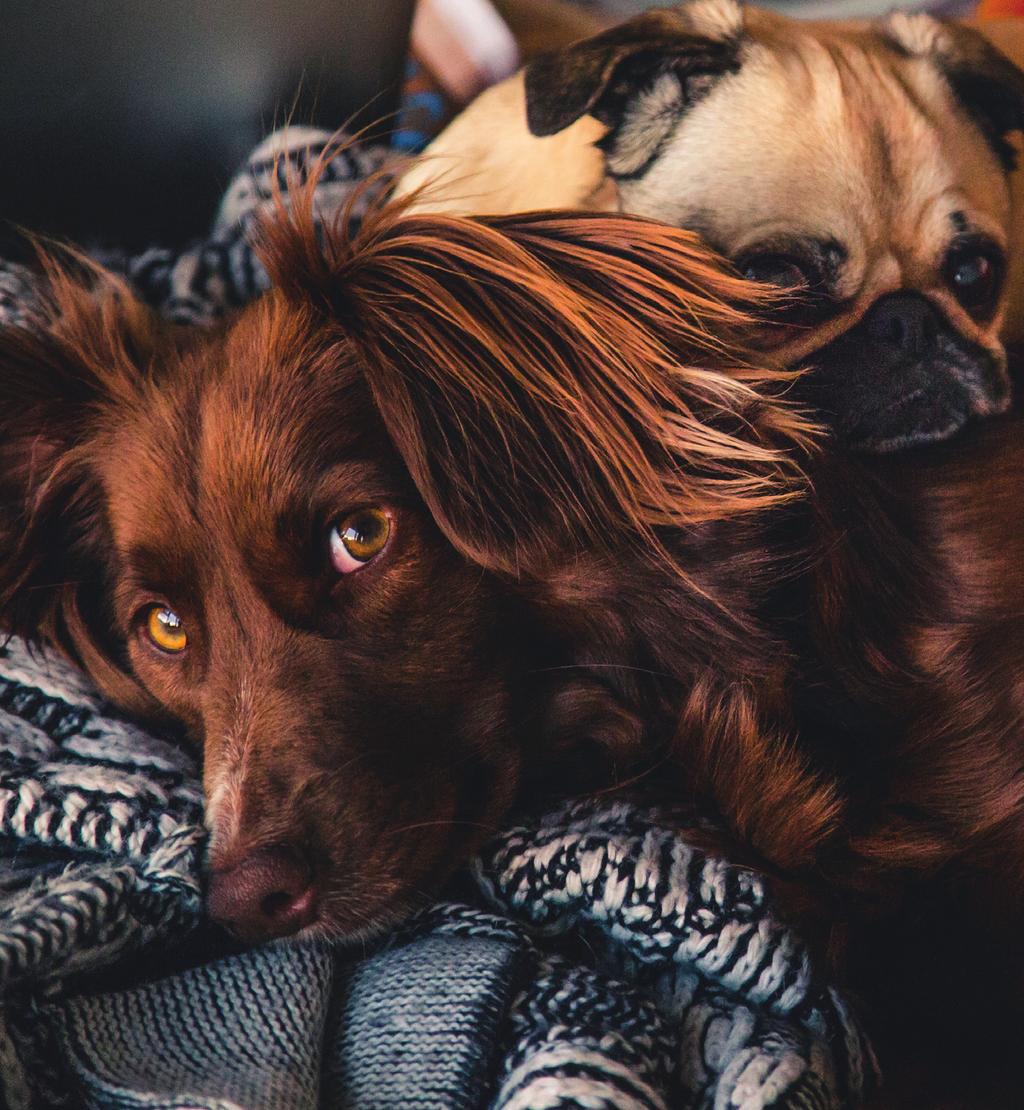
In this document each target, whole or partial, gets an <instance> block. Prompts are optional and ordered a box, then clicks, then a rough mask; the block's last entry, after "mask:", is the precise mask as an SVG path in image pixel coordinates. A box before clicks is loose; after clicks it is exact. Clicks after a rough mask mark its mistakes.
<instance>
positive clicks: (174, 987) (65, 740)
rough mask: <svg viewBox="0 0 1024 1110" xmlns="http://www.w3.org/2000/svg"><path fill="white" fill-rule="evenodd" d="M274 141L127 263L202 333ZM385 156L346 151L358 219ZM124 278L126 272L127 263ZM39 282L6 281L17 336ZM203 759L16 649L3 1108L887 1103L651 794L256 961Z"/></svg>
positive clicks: (3, 753) (248, 292)
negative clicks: (216, 922) (214, 200)
mask: <svg viewBox="0 0 1024 1110" xmlns="http://www.w3.org/2000/svg"><path fill="white" fill-rule="evenodd" d="M326 139H327V137H326V136H325V135H323V134H321V133H317V132H311V131H308V130H302V129H292V130H291V131H289V132H287V133H285V134H280V135H277V136H274V137H272V139H271V140H268V142H267V143H265V144H264V145H263V146H262V147H261V148H260V149H258V150H257V151H256V152H255V153H254V155H253V157H252V159H251V161H250V163H249V165H248V166H247V167H246V168H245V169H244V170H243V172H242V173H241V174H240V175H239V176H238V178H237V179H236V180H235V182H234V183H233V184H232V185H231V187H230V189H229V190H228V193H227V195H226V197H225V200H224V203H223V205H222V207H221V211H220V214H219V216H218V219H217V222H216V224H215V226H214V229H213V232H212V235H211V237H210V239H209V240H208V241H207V242H205V243H202V244H199V245H197V246H196V247H194V248H192V249H190V250H188V251H185V252H183V253H181V254H178V255H173V254H170V253H168V252H164V251H158V250H153V251H150V252H148V253H147V254H145V255H144V256H142V257H141V258H138V259H131V260H126V261H124V262H122V263H121V265H122V268H123V270H124V272H125V273H126V274H127V275H128V276H129V277H130V279H131V280H132V281H133V282H134V283H135V285H136V287H137V288H138V289H139V290H140V292H141V293H142V295H143V296H145V297H146V298H147V299H148V300H149V301H150V302H151V303H153V304H154V305H156V306H157V307H158V308H159V309H160V310H161V311H163V312H165V313H167V314H168V315H169V316H171V317H172V318H174V319H176V320H179V321H181V322H182V323H184V324H191V323H197V322H204V321H208V320H210V319H212V318H215V317H217V316H219V315H221V314H223V313H225V312H228V311H230V309H231V308H232V307H234V306H236V305H238V304H241V303H244V302H245V301H246V300H249V299H251V298H252V297H253V296H255V295H257V294H258V293H259V292H260V291H261V290H263V289H264V288H265V286H266V276H265V274H264V273H263V271H262V270H261V268H260V267H259V265H258V263H257V262H256V261H255V260H254V258H253V255H252V252H251V250H250V248H249V244H248V239H247V233H248V230H249V229H250V227H251V225H252V219H253V215H254V213H255V212H257V211H258V210H259V209H260V207H261V206H262V205H263V204H265V203H267V202H268V200H269V198H270V196H271V184H272V180H273V177H274V175H275V174H278V175H279V180H280V183H281V184H282V186H284V187H285V188H286V187H287V184H288V182H289V181H290V180H294V178H293V177H291V176H290V175H288V174H281V173H280V170H279V168H278V167H277V166H276V164H275V157H276V155H277V154H278V153H279V152H281V151H283V152H284V153H285V155H286V157H287V159H288V161H289V162H290V163H291V165H292V166H293V167H294V168H295V169H296V170H298V171H300V173H299V176H300V177H301V170H302V168H303V167H304V166H305V165H308V164H309V161H310V160H311V159H312V158H315V157H318V156H319V154H320V152H321V151H322V149H323V146H324V143H325V141H326ZM386 157H387V152H386V151H385V150H384V149H382V148H375V149H369V150H357V149H352V148H349V149H348V150H347V151H345V152H343V153H342V154H340V155H338V156H337V158H335V159H334V160H333V161H332V168H331V171H330V173H329V174H328V175H327V177H326V178H325V179H324V182H323V183H322V185H321V186H320V196H319V200H320V204H321V206H322V209H323V210H324V211H325V212H326V211H329V210H333V209H336V208H337V206H338V205H339V204H340V203H341V202H342V201H343V199H344V198H345V196H346V195H347V193H348V192H349V190H350V189H351V186H352V183H353V182H354V181H356V180H358V179H361V178H362V177H364V176H365V175H366V174H368V173H370V172H372V171H375V170H376V169H378V168H379V167H380V166H381V165H382V164H383V163H384V161H385V159H386ZM107 261H108V262H109V261H110V259H107ZM33 303H34V302H33V277H32V274H31V273H30V272H28V271H26V270H23V269H21V268H19V267H14V266H0V326H3V325H5V324H11V323H20V324H25V323H27V324H29V325H30V326H31V324H32V322H33V320H34V319H35V314H34V312H33ZM203 844H204V830H203V825H202V797H201V791H200V786H199V782H198V778H197V773H196V766H195V764H194V761H193V758H192V756H191V755H190V754H189V753H188V752H186V751H184V750H183V749H181V748H180V747H178V746H177V745H175V744H173V743H170V742H168V741H166V740H162V739H160V738H157V737H154V736H151V735H148V734H147V733H145V732H144V731H142V730H140V729H139V728H138V727H136V726H135V725H133V724H132V723H130V722H128V721H126V720H124V719H123V718H121V717H120V716H118V715H117V714H116V713H115V712H114V711H112V710H111V709H110V707H108V706H105V705H103V704H102V703H101V702H100V701H99V700H98V699H97V697H96V696H95V694H94V693H93V692H92V691H91V690H90V689H89V688H88V686H87V684H86V683H85V682H84V681H83V679H82V678H81V676H80V675H78V674H77V673H76V672H75V671H74V670H73V669H72V668H70V667H69V666H68V665H67V664H65V663H63V662H62V661H60V660H58V659H56V658H54V657H53V656H51V655H49V654H47V653H44V652H34V653H32V652H29V651H28V650H27V649H26V647H25V645H23V644H22V643H21V642H20V641H18V640H10V641H8V642H7V643H6V646H5V647H3V648H2V650H0V991H2V995H0V997H2V1004H0V1107H5V1108H11V1110H13V1108H19V1110H21V1108H32V1110H35V1108H50V1107H63V1106H79V1105H86V1106H91V1107H166V1108H172V1107H174V1108H184V1107H211V1108H212V1107H216V1108H219V1110H227V1108H241V1110H304V1108H307V1107H308V1108H310V1110H312V1108H313V1107H317V1106H325V1107H343V1106H344V1107H347V1108H356V1110H368V1108H373V1110H388V1108H404V1107H410V1108H417V1107H423V1108H424V1110H426V1108H430V1110H448V1108H452V1110H462V1108H465V1110H471V1108H477V1107H481V1108H482V1107H494V1108H501V1110H527V1108H529V1110H547V1108H551V1110H554V1108H569V1107H579V1108H588V1110H611V1108H625V1110H629V1108H637V1110H654V1108H668V1107H682V1108H690V1107H694V1108H696V1107H707V1108H712V1107H713V1108H716V1110H719V1108H720V1110H726V1108H728V1110H762V1108H767V1107H773V1108H779V1110H783V1108H785V1110H831V1108H839V1107H853V1106H857V1105H859V1104H861V1102H862V1101H863V1100H864V1099H865V1098H866V1097H867V1095H868V1094H869V1093H870V1092H871V1091H872V1089H873V1088H874V1085H875V1083H876V1068H875V1064H874V1061H873V1057H872V1055H871V1051H870V1047H869V1046H868V1044H867V1042H866V1040H865V1038H864V1036H863V1034H862V1032H861V1030H860V1028H859V1026H858V1024H857V1021H856V1018H855V1016H854V1014H853V1013H852V1011H851V1010H850V1009H849V1007H848V1006H847V1005H846V1004H845V1003H844V1001H843V1000H842V998H840V997H839V995H838V994H837V993H836V992H835V991H834V990H833V989H831V988H830V987H829V985H828V984H827V983H825V982H823V981H822V980H821V978H820V977H819V976H818V975H817V974H816V972H815V969H814V967H813V966H812V964H811V961H810V958H809V955H808V951H807V949H806V947H805V946H804V945H803V944H802V942H801V941H800V939H799V938H798V937H797V936H796V935H795V934H794V933H793V932H792V931H791V930H790V929H788V928H787V927H786V926H785V925H783V924H782V923H781V922H780V921H779V920H777V919H776V918H775V916H774V915H773V913H772V906H771V899H770V895H769V891H768V889H767V887H766V884H765V882H764V881H763V880H762V879H761V878H760V877H759V876H757V875H755V874H753V873H751V872H750V871H749V870H745V869H742V868H739V867H735V866H732V865H730V864H729V863H728V862H726V861H724V860H720V859H715V858H711V857H709V856H707V855H705V854H704V853H702V852H700V851H698V850H696V849H695V848H693V847H691V846H690V845H688V844H687V843H686V842H685V841H684V840H683V839H681V838H680V837H679V836H678V835H677V834H676V833H675V832H674V831H673V829H672V824H671V821H670V820H668V819H667V818H665V817H664V816H662V815H659V813H657V812H653V811H647V810H644V809H642V808H638V807H637V806H636V805H632V804H627V803H625V802H608V801H605V802H604V803H601V804H598V803H594V802H590V803H578V804H576V805H572V806H568V807H565V808H563V809H561V810H559V811H557V812H554V813H550V814H547V815H546V816H543V817H541V818H536V819H531V820H529V821H527V820H523V822H522V823H521V824H519V825H518V826H516V827H514V828H512V829H510V830H509V831H508V832H507V833H506V834H504V835H503V836H500V837H498V838H497V839H496V840H495V841H494V842H493V843H492V844H491V845H490V846H489V847H488V848H487V849H486V851H485V852H484V853H483V854H482V855H481V856H480V858H478V859H477V860H476V861H475V862H474V864H473V866H472V868H471V869H470V873H469V876H468V881H467V883H466V887H465V889H466V890H468V891H469V892H470V894H469V895H468V897H467V900H466V901H465V902H463V903H459V904H455V903H443V904H439V905H437V906H435V907H433V908H432V909H431V910H429V911H427V912H424V913H421V914H420V915H419V916H418V917H417V918H415V919H414V920H413V921H411V922H410V923H408V924H407V925H406V926H405V927H403V928H402V929H401V930H400V931H399V932H398V933H396V934H395V935H394V936H393V937H391V938H390V939H389V940H388V941H387V942H386V943H384V944H382V945H380V946H379V947H377V948H376V949H375V950H374V951H371V952H367V951H365V950H364V949H363V948H361V947H360V948H359V949H358V950H357V951H352V950H348V949H345V948H344V947H331V946H329V945H327V944H325V943H324V942H321V941H316V942H304V943H295V942H281V943H277V944H273V945H269V946H266V947H264V948H261V949H256V950H251V951H244V950H241V949H239V948H237V947H233V946H232V945H231V943H230V942H228V941H227V940H226V938H224V937H223V936H222V935H220V934H218V933H217V931H216V930H215V929H214V928H213V927H212V926H211V925H209V924H208V923H207V922H206V921H205V920H204V918H203V909H202V906H203V903H202V865H203Z"/></svg>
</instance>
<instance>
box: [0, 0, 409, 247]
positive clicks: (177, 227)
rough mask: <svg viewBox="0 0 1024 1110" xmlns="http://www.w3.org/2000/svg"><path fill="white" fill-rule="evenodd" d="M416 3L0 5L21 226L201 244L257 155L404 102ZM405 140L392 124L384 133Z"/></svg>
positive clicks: (375, 116)
mask: <svg viewBox="0 0 1024 1110" xmlns="http://www.w3.org/2000/svg"><path fill="white" fill-rule="evenodd" d="M411 10H412V0H205V2H204V0H3V5H2V11H3V17H2V27H3V33H2V35H0V121H2V132H0V134H2V144H3V154H2V161H0V221H2V222H0V254H3V255H5V256H8V257H10V256H11V255H12V254H15V255H16V254H18V253H21V251H22V246H21V243H20V236H19V235H18V233H17V231H16V229H15V228H14V227H13V226H12V225H18V224H20V225H22V226H24V227H26V228H30V229H32V230H33V231H42V232H46V233H49V234H56V235H59V236H62V237H66V238H70V239H72V240H75V241H78V242H82V243H83V244H85V245H89V246H118V247H124V248H126V249H132V250H137V249H140V248H142V247H145V246H149V245H151V244H154V243H156V244H159V245H161V246H175V245H179V244H181V243H183V242H185V241H186V240H188V239H190V238H192V237H195V236H197V235H201V234H202V233H203V232H204V230H205V229H206V226H207V224H208V223H209V221H210V219H211V218H212V216H213V213H214V210H215V208H216V204H217V202H218V200H219V197H220V194H221V192H222V190H223V188H224V186H225V185H226V184H227V182H228V180H229V179H230V177H231V175H232V173H233V172H234V171H235V170H236V169H237V168H238V166H239V164H240V163H241V161H242V160H243V159H244V157H245V156H246V154H247V153H248V152H249V150H250V149H251V148H252V147H253V146H254V145H255V144H256V143H257V142H258V141H259V140H260V139H261V138H262V137H263V136H264V135H266V134H267V133H268V132H269V131H271V130H272V129H273V127H274V126H275V125H276V124H280V123H281V122H283V121H284V120H285V119H286V118H289V117H291V118H292V119H293V120H294V121H295V122H296V123H309V122H315V123H318V124H320V125H321V126H324V127H327V128H329V129H331V130H333V129H334V128H336V127H338V126H340V125H341V124H343V123H345V122H346V120H348V119H349V117H352V116H354V117H355V122H356V123H357V124H361V123H367V122H370V121H372V120H381V119H383V118H384V117H387V116H389V114H390V113H393V112H394V111H395V109H396V107H397V104H398V92H399V88H400V83H401V78H402V73H403V68H404V63H405V54H406V43H407V35H408V27H409V21H410V17H411ZM388 127H392V128H393V127H394V117H393V116H391V118H389V119H387V120H386V121H385V122H384V123H383V124H382V126H381V130H386V129H387V128H388Z"/></svg>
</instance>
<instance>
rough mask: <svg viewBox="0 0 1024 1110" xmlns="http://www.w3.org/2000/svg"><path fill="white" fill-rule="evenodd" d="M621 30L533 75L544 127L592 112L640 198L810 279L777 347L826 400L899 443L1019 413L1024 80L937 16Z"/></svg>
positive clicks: (774, 277) (757, 18) (835, 419)
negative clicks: (1017, 256)
mask: <svg viewBox="0 0 1024 1110" xmlns="http://www.w3.org/2000/svg"><path fill="white" fill-rule="evenodd" d="M630 28H632V30H630ZM602 39H603V45H601V40H598V39H595V40H590V44H591V45H590V46H589V48H588V47H587V44H581V45H579V46H577V47H575V48H573V49H575V50H576V51H577V54H576V56H575V58H573V57H571V51H570V52H565V51H563V52H562V53H561V54H560V55H558V56H551V57H549V58H547V59H543V60H542V61H541V62H540V64H539V65H538V64H537V63H534V66H533V67H532V73H531V70H527V76H526V89H527V110H528V115H529V118H530V124H531V127H533V128H534V130H535V133H540V134H544V133H547V132H548V131H550V130H551V128H552V127H557V126H558V125H559V124H560V123H564V121H565V120H566V118H567V113H568V114H569V115H571V113H572V112H573V111H575V110H577V108H579V107H580V106H584V110H585V111H588V112H590V113H591V114H592V115H594V116H596V117H597V118H598V119H600V120H601V121H602V122H604V123H605V124H606V125H607V126H608V132H607V134H606V135H605V136H604V138H603V139H602V140H601V141H600V146H601V147H602V149H603V151H604V154H605V159H606V168H607V173H608V176H609V177H610V178H611V179H612V180H613V181H614V182H615V184H616V187H617V190H618V198H619V205H620V207H621V208H622V209H623V210H624V211H627V212H632V213H636V214H638V215H643V216H647V217H650V218H654V219H659V220H663V221H665V222H668V223H671V224H675V225H678V226H683V227H689V228H693V229H695V230H697V231H699V232H701V233H702V234H703V235H704V236H705V238H706V239H707V240H708V241H709V242H710V243H711V244H712V245H713V246H715V247H716V248H717V249H719V250H720V251H721V252H722V253H724V254H725V255H726V256H727V257H728V258H730V259H731V260H732V261H733V262H734V263H735V264H736V266H737V268H738V269H739V270H740V271H741V272H743V273H744V274H746V275H747V276H749V277H751V278H753V279H754V280H758V281H765V282H769V283H772V284H775V285H779V286H782V287H783V288H785V289H787V290H789V291H791V293H792V298H793V299H792V303H791V304H790V305H788V306H786V308H785V310H784V311H783V312H782V313H781V314H780V317H779V319H778V321H777V322H778V323H780V324H782V325H783V326H782V327H781V328H780V329H779V330H778V331H777V332H774V333H773V339H772V340H771V342H772V344H773V346H775V347H776V349H777V350H779V351H781V353H782V355H783V357H784V358H785V359H786V361H788V362H790V363H803V362H806V363H808V364H809V365H810V366H812V367H813V368H814V373H812V374H809V375H808V376H807V377H806V379H805V381H806V388H807V393H808V398H809V399H810V400H812V401H813V402H814V403H815V404H816V405H817V406H818V408H819V409H820V410H821V411H822V413H823V414H824V415H825V416H826V417H827V418H828V419H830V421H831V423H832V424H833V426H834V427H835V428H836V430H837V432H838V433H839V434H840V435H841V437H842V438H843V440H844V441H845V442H846V443H848V444H849V445H851V446H855V447H858V448H862V449H867V450H873V451H885V450H894V449H897V448H900V447H904V446H908V445H912V444H915V443H922V442H928V441H931V440H936V439H943V438H946V437H947V436H948V435H950V434H952V433H953V432H955V431H957V430H958V429H959V428H960V427H961V426H962V425H963V424H964V423H966V422H967V421H968V420H969V419H971V418H972V417H978V416H986V415H989V414H992V413H996V412H1000V411H1002V410H1004V409H1005V408H1006V407H1007V405H1008V404H1009V392H1010V389H1009V379H1008V376H1007V372H1006V357H1005V352H1004V349H1003V346H1002V344H1001V342H1000V339H999V331H1000V326H1001V323H1002V312H1003V306H1004V301H1005V296H1004V292H1005V289H1004V287H1005V281H1004V275H1005V272H1006V268H1007V259H1006V252H1007V241H1008V238H1009V227H1010V220H1011V212H1010V193H1009V185H1008V168H1009V164H1010V162H1009V153H1008V148H1007V146H1006V142H1005V135H1006V132H1007V131H1009V130H1011V129H1012V128H1013V127H1016V126H1019V125H1020V122H1021V121H1022V120H1024V75H1021V74H1020V73H1019V71H1017V70H1016V69H1015V68H1014V67H1013V66H1012V65H1011V64H1010V63H1009V62H1007V61H1006V60H1005V59H1003V58H1002V56H1001V55H997V54H996V53H995V51H994V50H993V49H992V48H991V47H988V46H987V45H985V44H983V43H981V40H980V39H979V37H978V36H976V35H974V34H973V33H972V32H969V31H967V30H964V29H962V28H954V27H951V26H948V25H944V24H940V23H938V22H936V21H934V20H932V19H930V18H928V17H905V16H894V17H892V18H890V19H889V20H886V21H884V22H882V23H879V24H870V25H869V24H825V23H799V22H796V21H793V20H788V19H785V18H783V17H780V16H776V15H773V14H770V13H766V12H761V11H758V10H756V9H744V10H741V9H740V8H739V7H738V6H737V5H735V4H731V3H729V2H727V0H720V2H697V3H693V4H688V5H683V6H682V7H680V8H678V9H671V10H669V11H662V12H653V13H648V15H646V16H643V17H640V19H639V20H635V21H632V23H631V24H626V25H624V26H623V27H620V28H616V29H615V30H614V31H612V32H607V33H606V35H605V36H602ZM595 79H596V82H597V84H596V85H595ZM559 81H560V82H561V85H560V86H559ZM556 89H557V90H558V91H559V96H558V97H557V98H556V99H555V100H554V101H552V100H551V99H550V98H551V96H552V93H553V91H555V90H556ZM574 96H575V100H574ZM552 104H555V105H556V107H554V108H552ZM557 105H563V106H566V107H565V109H564V110H559V109H558V108H557Z"/></svg>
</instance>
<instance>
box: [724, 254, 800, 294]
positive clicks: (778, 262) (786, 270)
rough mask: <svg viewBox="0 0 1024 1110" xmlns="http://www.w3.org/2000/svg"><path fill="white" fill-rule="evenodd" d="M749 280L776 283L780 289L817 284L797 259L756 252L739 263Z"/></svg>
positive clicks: (741, 270)
mask: <svg viewBox="0 0 1024 1110" xmlns="http://www.w3.org/2000/svg"><path fill="white" fill-rule="evenodd" d="M739 270H740V273H741V274H742V275H743V276H744V277H745V278H746V279H747V281H756V282H760V283H761V284H762V285H774V286H775V287H776V288H778V289H787V290H794V291H795V290H798V289H809V288H811V286H812V285H814V284H815V282H814V279H813V278H812V276H811V274H809V273H808V272H807V269H806V268H805V267H804V266H803V265H802V264H801V263H799V262H797V261H796V259H793V258H789V257H788V256H787V255H784V254H755V255H752V256H751V257H750V258H746V259H744V260H743V261H742V262H740V264H739Z"/></svg>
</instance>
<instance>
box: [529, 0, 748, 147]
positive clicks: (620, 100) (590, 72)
mask: <svg viewBox="0 0 1024 1110" xmlns="http://www.w3.org/2000/svg"><path fill="white" fill-rule="evenodd" d="M742 29H743V16H742V11H741V9H740V6H739V4H737V3H734V2H733V0H722V2H720V3H706V2H702V0H695V2H693V3H690V4H683V5H681V6H680V7H678V8H659V9H654V10H652V11H649V12H645V13H644V14H643V15H640V16H637V18H636V19H631V20H629V21H627V22H626V23H623V24H621V25H620V26H618V27H613V28H612V29H611V30H609V31H605V32H603V33H602V34H600V35H595V36H594V37H593V38H589V39H584V40H583V41H582V42H578V43H575V44H574V45H572V46H568V47H566V48H565V49H563V50H558V51H554V52H552V53H550V54H542V55H541V56H540V57H538V58H535V59H534V60H533V61H532V62H530V64H529V65H528V66H527V67H526V71H525V83H526V119H527V123H528V125H529V128H530V131H531V132H532V133H533V134H534V135H538V136H540V135H553V134H555V133H556V132H558V131H562V130H564V129H565V128H566V127H568V126H569V125H570V124H572V123H574V122H575V121H576V120H577V119H579V118H580V116H582V115H586V114H587V113H589V114H590V115H593V116H595V117H596V118H598V119H599V120H601V121H602V122H603V123H606V124H608V125H609V126H610V127H611V128H612V129H613V130H614V129H615V128H616V127H617V126H618V124H619V123H620V122H621V120H622V117H623V115H624V113H625V112H626V110H627V108H628V107H629V105H630V103H631V101H632V100H633V98H634V97H635V96H636V95H637V94H638V93H639V92H641V91H642V90H643V89H644V88H645V87H648V86H651V85H653V84H654V82H655V81H656V80H657V79H658V78H659V77H669V78H670V79H671V80H670V84H671V86H672V94H673V100H674V101H677V104H674V105H673V106H674V107H678V108H679V109H680V110H681V109H682V108H683V107H684V106H685V105H686V104H687V103H688V102H692V101H693V100H694V99H695V98H696V96H698V95H701V94H702V93H704V92H706V91H707V89H708V88H709V87H710V85H711V83H712V81H713V80H714V79H716V78H717V77H719V76H721V75H722V74H723V73H727V72H730V71H732V70H735V69H737V68H738V66H739V47H740V39H741V35H742ZM661 99H662V100H663V101H664V99H665V97H662V98H661ZM661 114H662V115H663V116H665V115H669V113H666V112H662V113H661ZM671 115H672V121H671V122H674V119H675V117H676V116H677V115H678V112H675V111H674V112H673V113H671Z"/></svg>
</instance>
